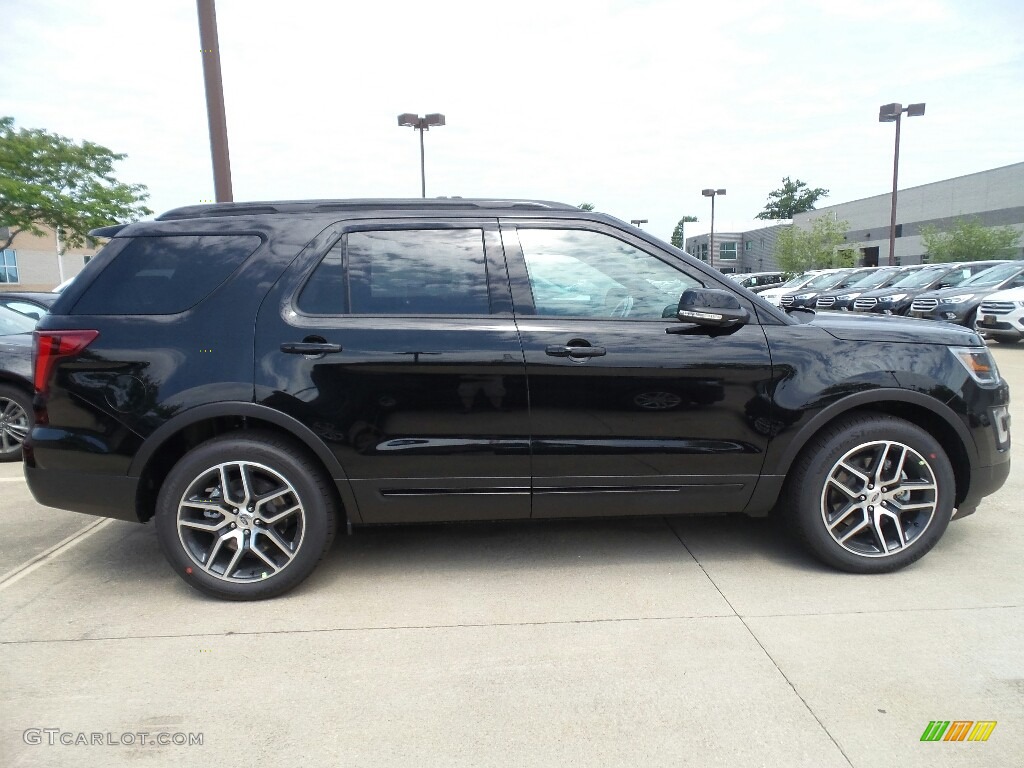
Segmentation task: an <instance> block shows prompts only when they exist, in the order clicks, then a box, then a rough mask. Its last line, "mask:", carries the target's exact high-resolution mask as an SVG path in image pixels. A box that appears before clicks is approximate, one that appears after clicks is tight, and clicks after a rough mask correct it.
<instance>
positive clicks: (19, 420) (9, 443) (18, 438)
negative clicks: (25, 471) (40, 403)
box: [0, 384, 32, 462]
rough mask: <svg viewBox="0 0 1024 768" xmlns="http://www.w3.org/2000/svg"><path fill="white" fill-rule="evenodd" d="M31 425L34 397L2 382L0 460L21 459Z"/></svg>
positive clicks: (0, 398)
mask: <svg viewBox="0 0 1024 768" xmlns="http://www.w3.org/2000/svg"><path fill="white" fill-rule="evenodd" d="M31 426H32V397H31V396H30V395H29V394H28V393H27V392H25V391H24V390H21V389H18V388H17V387H13V386H11V385H10V384H0V462H7V461H21V455H22V450H21V446H22V443H24V442H25V438H26V437H27V436H28V430H29V428H30V427H31Z"/></svg>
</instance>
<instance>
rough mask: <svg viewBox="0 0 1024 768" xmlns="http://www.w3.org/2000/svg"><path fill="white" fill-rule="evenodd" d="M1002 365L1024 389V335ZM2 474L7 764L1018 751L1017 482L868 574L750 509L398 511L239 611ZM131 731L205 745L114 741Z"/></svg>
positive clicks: (134, 542)
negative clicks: (455, 515) (404, 518)
mask: <svg viewBox="0 0 1024 768" xmlns="http://www.w3.org/2000/svg"><path fill="white" fill-rule="evenodd" d="M995 353H996V356H997V360H998V363H999V365H1000V368H1001V369H1002V371H1003V374H1004V376H1006V377H1007V378H1008V379H1009V380H1010V382H1011V386H1012V387H1014V393H1015V394H1016V393H1018V392H1024V345H1022V347H1021V348H1016V347H1011V348H1007V347H997V348H996V349H995ZM1019 401H1020V396H1019V395H1018V396H1017V401H1016V402H1015V403H1014V404H1013V407H1012V412H1013V418H1014V423H1015V425H1016V426H1018V431H1019V425H1021V424H1024V410H1022V409H1021V407H1020V402H1019ZM1019 441H1020V437H1019V436H1018V442H1019ZM19 476H20V468H18V467H11V466H10V465H0V496H2V498H3V500H4V504H3V508H4V513H3V516H2V518H0V573H5V574H8V577H7V581H2V580H0V765H3V766H50V765H61V766H122V765H129V764H131V765H143V766H145V765H153V766H164V765H168V764H171V763H178V762H183V763H186V764H209V765H217V766H224V767H225V768H227V767H229V766H236V765H237V766H242V765H246V766H248V765H253V764H281V765H295V766H321V765H322V766H378V765H380V766H434V765H436V766H446V767H447V766H479V765H488V766H490V765H497V766H503V765H509V766H554V765H579V766H596V765H602V766H604V765H622V766H634V765H640V764H643V765H654V766H660V765H694V766H754V765H764V766H776V765H778V766H833V765H834V766H851V765H852V766H857V768H861V767H862V766H892V765H900V766H905V767H912V766H946V765H949V766H963V765H979V766H988V765H991V766H1006V765H1013V764H1017V763H1018V762H1019V756H1020V755H1021V754H1024V650H1022V648H1024V643H1022V642H1021V640H1020V638H1021V636H1022V634H1024V576H1022V570H1021V568H1020V552H1021V551H1022V549H1024V528H1022V525H1021V523H1022V520H1021V514H1020V507H1019V502H1018V500H1019V499H1020V498H1021V497H1022V495H1024V481H1022V479H1021V473H1020V472H1019V471H1017V472H1015V473H1014V474H1013V475H1011V478H1010V481H1009V482H1008V484H1007V485H1006V486H1005V487H1004V488H1003V489H1002V490H1001V491H1000V492H999V493H998V494H997V495H995V496H993V497H990V498H989V499H988V500H987V501H986V502H985V503H984V504H983V505H982V507H981V509H980V510H979V511H978V513H977V514H976V515H974V516H973V517H970V518H967V519H965V520H963V521H958V522H955V523H953V524H951V526H950V529H949V531H948V532H947V534H946V536H945V537H944V538H943V540H942V541H941V542H940V543H939V545H938V546H937V547H936V549H935V550H933V551H932V552H931V553H930V554H929V555H928V556H926V557H925V558H924V559H923V560H921V561H920V562H918V563H917V564H915V565H914V566H912V567H910V568H909V569H906V570H904V571H902V572H900V573H896V574H889V575H885V576H875V577H857V576H851V575H848V574H841V573H837V572H834V571H831V570H830V569H828V568H826V567H823V566H820V565H818V564H817V563H816V562H815V561H813V560H811V559H810V558H808V557H807V556H806V555H804V554H803V552H802V551H801V550H799V549H798V548H796V547H795V546H793V545H792V544H791V543H790V542H789V541H788V540H787V539H786V538H785V537H784V536H783V535H782V534H781V533H780V532H779V531H778V530H777V529H776V528H775V526H773V525H772V524H771V523H770V522H769V521H765V520H748V519H745V518H742V517H725V518H705V519H673V520H671V521H666V520H664V519H643V520H639V519H637V520H598V521H592V522H590V521H588V522H568V523H567V522H559V521H554V522H526V523H516V524H497V525H492V524H487V525H483V524H481V525H478V524H467V525H450V526H424V527H413V526H402V527H394V528H382V529H372V530H366V531H357V534H356V535H355V536H354V537H352V538H346V539H343V540H341V541H339V542H338V545H337V546H336V547H335V549H334V551H333V552H332V554H331V556H330V557H329V558H328V560H327V561H325V562H324V563H323V564H322V565H321V567H320V569H319V570H318V571H317V573H316V574H315V575H314V576H313V577H312V578H311V579H310V580H309V581H308V582H307V583H306V584H305V585H303V587H301V588H300V589H299V590H297V591H296V592H294V593H292V594H290V595H287V596H285V597H283V598H280V599H277V600H274V601H270V602H265V603H257V604H234V603H224V602H219V601H215V600H211V599H207V598H205V597H202V596H201V595H199V594H198V593H195V592H193V591H191V590H189V589H188V588H187V587H186V586H185V585H184V583H183V582H182V581H181V580H180V579H178V578H177V577H176V576H175V575H174V574H173V573H171V572H170V570H169V568H168V566H167V565H166V564H165V562H164V560H163V558H162V556H161V555H160V552H159V548H158V547H157V544H156V541H155V538H154V535H153V531H152V529H151V527H149V526H134V525H131V524H128V523H120V522H109V523H103V524H101V525H99V526H95V527H92V528H89V529H88V530H85V529H86V528H87V527H88V526H92V525H93V524H94V523H95V522H96V520H95V519H93V518H88V517H84V516H80V515H74V514H71V513H64V512H58V511H56V510H51V509H47V508H43V507H39V506H38V505H36V504H35V503H34V502H33V501H32V500H31V497H30V495H29V494H28V492H27V489H26V488H25V486H24V483H23V481H21V480H20V479H18V478H19ZM83 530H85V532H84V533H82V531H83ZM76 536H77V538H76ZM61 541H66V543H65V544H64V545H63V546H62V547H59V548H57V549H56V550H55V551H50V550H51V549H53V547H54V545H56V544H58V543H60V542H61ZM19 564H22V565H24V564H28V567H27V568H26V569H25V570H22V571H16V573H15V575H14V576H13V578H12V577H11V576H10V575H9V574H10V572H11V570H12V569H16V568H17V567H18V565H19ZM931 720H995V721H998V725H997V726H996V728H995V730H994V731H993V732H992V735H991V737H990V738H989V740H988V741H987V742H983V743H967V742H964V743H948V742H939V743H923V742H921V741H920V737H921V734H922V732H923V731H924V729H925V727H926V726H927V725H928V722H929V721H931ZM26 729H51V730H50V731H49V734H55V736H54V737H55V739H56V742H55V743H54V744H53V745H50V744H49V743H47V740H48V738H51V736H49V734H48V733H42V732H41V733H40V734H39V738H38V740H39V741H41V742H42V743H39V744H30V743H26V735H25V731H26ZM53 729H57V731H54V730H53ZM61 733H63V734H67V735H68V736H69V737H70V738H69V739H68V738H67V737H65V738H66V740H71V741H75V740H80V739H78V736H79V734H80V733H82V734H86V741H88V740H89V739H90V738H91V734H93V733H96V734H100V735H101V736H102V741H104V742H105V743H102V744H93V745H85V744H78V745H75V744H71V745H62V744H60V734H61ZM140 733H145V734H147V737H146V738H147V740H149V739H151V738H155V734H157V733H168V734H177V733H202V734H203V736H202V739H203V743H202V745H201V746H200V745H193V746H187V745H181V746H178V745H174V744H170V745H155V746H154V745H149V744H146V745H142V744H140V743H139V740H140V737H139V736H138V735H135V736H133V737H132V738H133V740H134V741H135V743H133V744H110V743H108V742H110V741H111V740H113V741H115V742H117V741H120V740H122V739H124V738H125V735H126V734H129V735H130V734H140ZM33 740H36V739H35V731H30V732H29V734H28V741H33Z"/></svg>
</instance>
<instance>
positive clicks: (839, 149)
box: [0, 0, 1024, 239]
mask: <svg viewBox="0 0 1024 768" xmlns="http://www.w3.org/2000/svg"><path fill="white" fill-rule="evenodd" d="M216 6H217V22H218V28H219V34H220V54H221V65H222V68H223V73H224V91H225V103H226V112H227V125H228V137H229V144H230V153H231V167H232V177H233V185H234V197H235V200H237V201H244V200H268V199H269V200H274V199H277V200H280V199H302V198H347V197H416V196H418V195H419V193H420V178H419V171H420V168H419V143H418V137H417V135H416V132H415V131H414V130H412V129H410V128H400V127H399V126H398V124H397V116H398V115H399V114H400V113H403V112H416V113H418V114H426V113H428V112H441V113H443V114H444V115H445V116H446V118H447V125H446V126H444V127H441V128H435V129H432V130H430V131H429V132H428V133H427V134H426V136H425V143H426V175H427V195H428V196H431V197H433V196H441V195H448V196H450V195H459V196H463V197H500V198H537V199H545V200H557V201H560V202H566V203H571V204H579V203H582V202H590V203H592V204H594V206H595V207H596V209H597V210H599V211H603V212H605V213H609V214H612V215H614V216H617V217H619V218H621V219H623V220H626V221H628V220H629V219H648V221H649V223H648V224H646V225H644V226H645V228H646V229H648V230H649V231H651V232H652V233H653V234H655V235H657V236H659V237H662V238H665V239H667V238H668V237H669V236H670V234H671V232H672V230H673V228H674V226H675V224H676V222H677V221H678V220H679V218H680V217H681V216H684V215H692V216H697V217H698V218H699V219H700V221H699V222H698V223H696V224H689V225H687V229H686V234H687V236H691V235H695V234H698V233H701V232H705V231H707V228H708V222H709V220H710V201H709V200H708V199H707V198H704V197H702V196H701V189H703V188H706V187H715V188H725V189H726V190H727V194H726V196H725V197H721V198H718V200H717V201H716V211H715V229H716V230H720V231H726V230H729V229H732V228H733V227H732V226H731V222H749V220H750V219H752V218H753V217H754V216H755V215H756V214H757V213H758V212H759V211H760V210H761V209H762V208H763V207H764V204H765V201H766V199H767V195H768V192H769V191H771V190H773V189H776V188H778V187H779V186H780V185H781V180H782V178H783V177H784V176H789V177H791V178H794V179H796V178H799V179H801V180H803V181H805V182H807V183H808V184H809V185H810V186H811V187H824V188H827V189H829V190H830V193H829V195H828V197H827V198H825V199H824V200H823V201H822V202H821V203H819V205H827V204H835V203H841V202H846V201H849V200H855V199H858V198H862V197H868V196H871V195H876V194H882V193H885V192H887V191H888V190H889V189H891V186H892V159H893V139H894V126H893V125H892V124H882V123H879V122H878V108H879V106H880V105H882V104H887V103H890V102H900V103H902V104H904V105H906V104H908V103H911V102H925V103H926V104H927V111H926V114H925V115H924V116H923V117H915V118H909V119H907V118H904V122H903V130H902V138H901V144H900V187H901V188H905V187H909V186H915V185H918V184H925V183H929V182H933V181H939V180H941V179H946V178H951V177H954V176H960V175H963V174H967V173H974V172H977V171H982V170H986V169H989V168H995V167H999V166H1003V165H1009V164H1011V163H1015V162H1020V161H1022V160H1024V98H1022V97H1024V3H1021V2H1019V0H1006V1H1005V2H1004V1H1001V0H1000V1H993V2H988V1H986V0H975V1H973V2H970V1H968V0H957V1H956V2H953V1H952V0H847V2H842V1H841V0H775V1H774V2H766V1H764V0H725V1H724V2H710V3H698V2H695V1H694V0H689V1H688V2H684V1H683V0H670V1H662V0H586V1H585V2H578V1H577V0H519V1H518V2H516V3H511V4H510V3H487V2H480V1H479V0H476V1H475V2H461V1H458V0H430V1H429V2H426V1H424V2H415V3H414V2H407V1H405V0H403V1H400V2H397V1H396V2H388V1H387V0H376V2H372V3H369V2H368V3H349V2H314V1H313V0H291V1H290V2H279V1H278V2H264V1H263V0H218V2H217V4H216ZM0 29H2V33H0V34H2V40H3V42H2V44H0V115H11V116H13V117H14V118H15V123H16V125H18V126H22V127H28V128H44V129H46V130H48V131H51V132H54V133H59V134H61V135H64V136H68V137H70V138H73V139H75V140H76V141H81V140H89V141H93V142H96V143H99V144H102V145H104V146H106V147H109V148H110V149H112V150H114V151H116V152H123V153H126V154H127V158H126V159H125V160H124V161H122V162H121V163H120V164H119V165H118V170H117V175H118V178H119V179H120V180H122V181H125V182H130V183H141V184H145V185H146V186H147V187H148V188H149V192H150V199H149V201H148V205H149V207H150V208H152V209H154V211H156V212H157V213H159V212H162V211H165V210H168V209H170V208H174V207H177V206H181V205H191V204H194V203H198V202H201V201H209V200H212V198H213V174H212V170H211V162H210V145H209V133H208V128H207V121H206V111H205V96H204V90H203V74H202V60H201V56H202V54H201V52H200V45H199V31H198V22H197V16H196V4H195V2H192V1H191V0H149V1H148V2H139V1H138V0H131V1H126V0H104V1H103V2H96V3H82V2H81V1H80V0H0Z"/></svg>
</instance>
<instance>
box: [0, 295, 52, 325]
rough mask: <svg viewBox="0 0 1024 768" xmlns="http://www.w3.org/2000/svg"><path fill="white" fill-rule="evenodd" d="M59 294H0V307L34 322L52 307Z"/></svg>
mask: <svg viewBox="0 0 1024 768" xmlns="http://www.w3.org/2000/svg"><path fill="white" fill-rule="evenodd" d="M59 296H60V294H59V293H46V292H43V293H33V292H30V291H8V292H7V293H0V307H7V308H8V309H13V310H14V311H15V312H20V313H21V314H23V315H27V316H29V317H31V318H34V319H35V320H38V319H39V318H41V317H42V316H43V315H45V314H46V313H47V312H49V311H50V307H52V306H53V302H55V301H56V300H57V299H58V297H59Z"/></svg>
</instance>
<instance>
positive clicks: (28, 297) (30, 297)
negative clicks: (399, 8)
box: [0, 291, 60, 307]
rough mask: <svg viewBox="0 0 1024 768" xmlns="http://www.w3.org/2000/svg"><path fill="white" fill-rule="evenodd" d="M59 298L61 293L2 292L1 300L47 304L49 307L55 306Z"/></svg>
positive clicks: (0, 292) (0, 294)
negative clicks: (21, 300) (20, 300)
mask: <svg viewBox="0 0 1024 768" xmlns="http://www.w3.org/2000/svg"><path fill="white" fill-rule="evenodd" d="M58 298H60V294H59V293H50V292H48V291H0V299H23V300H25V301H35V302H38V303H40V304H45V305H46V306H48V307H50V306H53V303H54V302H55V301H57V299H58Z"/></svg>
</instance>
